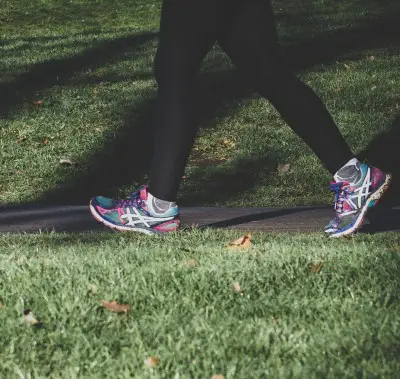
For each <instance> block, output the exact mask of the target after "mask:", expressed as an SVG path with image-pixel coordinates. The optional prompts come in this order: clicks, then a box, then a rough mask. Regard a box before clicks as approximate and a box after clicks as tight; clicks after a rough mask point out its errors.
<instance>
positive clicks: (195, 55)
mask: <svg viewBox="0 0 400 379" xmlns="http://www.w3.org/2000/svg"><path fill="white" fill-rule="evenodd" d="M215 3H217V5H218V4H220V1H219V0H164V1H163V9H162V17H161V30H160V44H159V48H158V51H157V56H156V62H155V69H156V70H155V71H156V79H157V82H158V107H157V111H156V120H155V126H154V138H153V143H154V145H153V149H154V158H153V164H152V172H151V175H150V188H149V191H151V192H150V193H149V192H148V190H147V188H146V187H142V188H141V189H140V190H139V191H137V192H134V193H132V194H131V196H130V198H129V199H126V200H113V199H108V198H104V197H102V196H97V197H95V198H93V199H92V200H91V202H90V211H91V213H92V215H93V216H94V217H95V219H96V220H98V221H100V222H102V223H103V224H104V225H106V226H108V227H110V228H113V229H116V230H120V231H136V232H141V233H146V234H154V233H166V232H171V231H174V230H177V229H178V228H179V223H180V222H179V209H178V207H177V206H176V205H175V204H171V203H170V202H174V201H175V200H176V194H177V190H178V186H179V183H180V181H181V177H182V174H183V171H184V168H185V164H186V160H187V157H188V155H189V153H190V149H191V147H192V144H193V140H194V137H195V135H196V131H197V128H196V121H195V119H194V111H193V107H194V104H193V98H194V94H195V88H194V86H195V78H196V74H197V72H198V70H199V68H200V64H201V61H202V59H203V57H204V56H205V54H206V53H207V52H208V50H209V49H210V48H211V47H212V45H213V44H214V41H215V39H216V25H217V23H216V20H217V13H216V9H214V8H217V6H216V5H215ZM134 143H136V144H138V143H139V144H140V143H145V141H134ZM139 164H140V162H139ZM162 200H164V201H162Z"/></svg>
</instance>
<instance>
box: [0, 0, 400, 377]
mask: <svg viewBox="0 0 400 379" xmlns="http://www.w3.org/2000/svg"><path fill="white" fill-rule="evenodd" d="M274 8H275V11H276V15H277V24H278V29H279V33H280V36H281V40H282V42H283V44H284V48H285V54H286V56H287V59H288V61H289V62H290V63H291V65H292V66H293V69H294V70H296V72H297V73H298V75H299V76H300V77H301V78H302V79H303V80H304V81H305V82H307V83H308V84H309V85H310V86H312V87H313V88H314V89H315V90H316V91H317V92H318V93H319V94H320V95H321V96H322V98H323V99H324V100H325V101H326V103H327V106H328V108H329V109H330V111H331V112H332V114H333V116H334V118H335V120H336V121H337V122H338V125H339V127H340V129H341V130H342V132H343V133H344V134H345V136H346V138H347V139H348V141H349V143H350V145H351V147H352V148H353V149H354V151H355V153H357V154H359V155H360V157H362V158H368V159H369V161H370V162H371V163H375V162H376V163H377V164H379V165H380V166H381V167H382V168H385V169H388V170H392V171H394V172H395V173H396V170H397V171H398V170H399V167H398V164H397V162H398V154H397V153H396V152H397V149H398V144H399V142H400V135H399V130H400V125H399V118H398V116H397V115H398V113H399V91H398V88H399V77H398V67H399V64H400V58H399V56H400V55H399V45H400V44H399V35H400V31H399V26H398V25H399V23H398V18H397V17H396V14H398V11H400V5H398V4H396V3H395V2H394V1H390V0H381V1H379V2H377V1H373V0H363V1H361V0H346V1H341V2H337V1H334V0H300V1H294V0H282V1H279V2H278V1H276V2H275V3H274ZM159 11H160V3H159V2H158V1H154V0H146V1H144V0H121V1H119V2H110V1H104V0H96V1H95V0H86V1H83V0H80V1H78V0H72V1H64V0H63V1H55V0H40V1H39V0H36V1H27V0H5V1H3V2H2V5H1V11H0V39H1V40H0V114H1V118H0V203H6V204H9V203H24V202H41V203H42V202H52V203H69V204H72V203H85V204H86V203H87V200H88V198H89V197H90V196H92V195H93V194H100V193H101V194H104V195H125V194H126V193H127V192H128V191H129V190H130V189H131V188H132V185H134V186H136V185H138V184H140V183H142V182H143V180H144V178H145V176H146V175H147V173H148V169H149V167H148V157H149V151H145V150H143V151H142V150H132V147H131V146H132V141H134V140H136V139H137V140H140V141H144V143H142V144H141V146H140V148H142V147H146V143H145V142H146V139H147V138H149V135H148V133H149V125H150V124H151V120H152V116H153V109H154V108H153V105H154V98H155V91H156V85H155V81H154V78H153V69H152V67H153V63H152V61H153V56H154V54H155V49H156V46H157V28H158V17H159ZM200 83H201V85H200V98H201V101H200V104H199V106H200V109H199V110H200V113H201V116H202V117H201V120H200V124H201V130H200V133H199V137H198V139H197V141H196V146H195V149H194V150H193V153H192V156H191V158H190V162H189V165H188V168H187V174H186V176H187V177H188V178H187V179H186V180H185V181H184V183H183V186H182V191H181V197H180V204H182V205H188V204H190V205H216V204H219V205H224V206H229V205H235V206H280V205H285V206H289V205H305V204H326V203H329V202H331V201H332V198H331V194H330V193H329V192H327V191H326V190H325V185H326V182H327V181H328V180H329V179H330V178H329V175H328V174H327V172H326V171H325V170H324V169H323V167H322V166H321V164H320V162H318V161H317V160H316V158H315V157H314V156H313V154H312V153H311V152H310V151H309V150H308V148H307V147H306V146H305V145H304V144H303V143H302V142H301V141H300V140H299V139H298V138H297V137H296V136H295V135H294V134H293V133H292V132H291V131H290V129H289V128H288V127H287V126H286V125H285V124H284V123H283V122H282V120H281V119H280V118H279V116H278V114H277V113H276V111H275V110H274V109H273V108H272V107H271V106H270V104H268V103H267V102H265V101H264V100H263V99H261V98H259V97H258V96H257V95H256V94H254V93H252V92H251V91H249V90H248V89H246V88H244V87H243V84H242V83H241V81H240V80H239V79H238V77H237V74H236V73H235V71H234V70H233V68H232V66H231V65H230V63H229V61H228V60H227V58H226V57H225V56H224V55H223V54H222V52H221V51H220V49H219V48H218V47H216V48H215V49H213V51H212V52H211V53H210V54H209V55H208V56H207V58H206V60H205V62H204V66H203V72H202V76H201V80H200ZM396 117H397V118H396ZM61 159H67V160H70V161H72V162H73V163H74V164H73V165H68V164H67V165H63V164H60V160H61ZM138 162H139V163H140V164H137V163H138ZM280 163H289V164H290V165H291V170H290V171H289V172H287V173H284V174H280V173H278V172H277V165H278V164H280ZM105 173H107V175H105ZM398 184H399V183H398V181H397V182H395V185H394V187H393V188H394V189H393V190H392V195H390V194H389V196H388V198H389V200H390V201H391V200H393V201H394V202H395V203H396V202H397V201H398V194H399V193H400V191H399V188H400V187H399V186H398ZM237 237H239V234H237V233H233V232H227V231H210V230H203V231H189V232H182V233H178V234H176V235H175V234H174V235H169V236H166V237H165V238H155V239H151V238H148V237H145V236H137V235H126V234H116V233H93V234H91V233H87V234H69V235H68V234H55V233H44V234H40V235H35V236H33V235H30V236H29V235H16V236H7V235H2V236H0V304H2V305H4V306H3V307H2V306H1V305H0V325H1V326H0V334H1V338H0V377H1V378H24V379H25V378H26V379H28V378H35V379H36V378H49V377H52V378H68V379H69V378H102V377H104V378H110V377H111V378H132V377H137V378H176V379H178V378H209V377H211V375H213V374H223V375H224V376H225V378H266V377H268V378H277V377H279V378H308V377H309V378H314V377H315V378H331V377H337V378H378V377H379V378H396V377H398V372H399V370H400V367H399V366H400V364H399V363H398V361H399V360H398V357H399V354H400V345H399V340H400V316H399V314H400V313H399V310H400V309H399V307H400V302H399V288H400V287H399V280H398V278H399V272H400V270H399V268H400V266H399V265H400V248H399V246H400V238H399V236H398V234H397V233H392V234H378V235H371V236H368V235H359V236H356V237H354V238H350V239H343V240H328V239H326V238H325V237H324V236H322V233H321V234H305V235H294V234H283V235H271V234H266V233H257V234H255V235H254V244H253V246H252V248H251V249H250V250H249V251H230V250H228V249H226V245H227V244H228V243H229V242H230V241H231V240H233V239H234V238H237ZM193 260H196V262H197V263H196V265H194V266H193V265H190V264H188V262H189V263H190V261H192V263H193ZM321 262H323V266H322V269H321V270H320V271H319V272H313V271H312V270H310V266H309V265H310V264H314V265H318V264H320V263H321ZM317 271H318V270H317ZM234 283H236V285H237V283H238V284H239V285H240V287H241V289H242V290H243V291H242V293H240V291H239V292H236V291H234V290H233V289H232V285H233V284H234ZM101 299H104V300H107V301H111V300H117V301H119V302H120V303H123V304H129V305H131V307H132V310H131V312H130V313H128V314H126V315H125V314H124V315H117V314H114V313H110V312H108V311H105V310H101V309H99V305H100V303H99V301H100V300H101ZM25 309H31V310H32V311H33V313H34V314H35V315H36V316H37V318H39V319H40V321H41V322H42V323H43V328H36V327H34V326H32V325H29V324H28V323H26V322H25V321H24V317H23V312H24V310H25ZM151 356H155V357H158V358H159V359H160V364H159V365H158V366H156V367H155V368H149V367H146V365H145V364H144V361H145V360H146V359H147V358H148V357H151Z"/></svg>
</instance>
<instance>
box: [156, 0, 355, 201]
mask: <svg viewBox="0 0 400 379" xmlns="http://www.w3.org/2000/svg"><path fill="white" fill-rule="evenodd" d="M216 41H218V43H219V44H220V46H221V47H222V49H223V50H224V51H225V52H226V53H227V54H228V56H229V57H230V58H231V60H232V62H233V63H234V64H235V66H236V67H237V68H238V69H239V71H240V72H241V73H242V74H243V75H245V76H246V77H247V79H249V81H250V83H251V84H252V87H253V88H254V89H255V90H257V92H259V93H260V94H261V95H262V96H264V97H265V98H266V99H268V100H269V101H270V102H271V103H272V104H273V105H274V106H275V107H276V109H277V110H278V111H279V113H280V114H281V116H282V117H283V119H284V120H285V121H286V122H287V124H288V125H289V126H290V127H291V128H292V129H293V130H294V131H295V132H296V133H297V134H298V135H299V136H300V137H301V138H302V139H303V140H304V141H305V142H306V143H307V144H308V145H309V146H310V147H311V149H312V150H313V151H314V152H315V154H316V155H317V156H318V157H319V158H320V159H321V161H322V162H323V163H324V165H325V166H326V168H327V169H328V170H329V171H330V172H331V173H334V172H335V171H336V170H338V169H339V168H340V167H341V166H342V165H343V164H344V163H346V162H347V161H348V160H349V159H350V158H351V157H352V153H351V151H350V149H349V147H348V145H347V144H346V142H345V141H344V139H343V137H342V135H341V134H340V132H339V130H338V128H337V127H336V125H335V123H334V121H333V120H332V118H331V116H330V114H329V113H328V111H327V110H326V108H325V106H324V105H323V103H322V102H321V100H320V99H319V98H318V96H317V95H316V94H315V93H314V92H313V91H312V90H311V89H310V88H309V87H308V86H306V85H305V84H304V83H302V82H301V81H300V80H299V79H297V78H296V77H295V76H294V75H293V74H292V73H290V72H289V71H288V70H287V68H286V67H285V65H284V63H283V62H282V60H281V58H280V55H279V44H278V42H277V35H276V29H275V25H274V21H273V14H272V9H271V5H270V2H269V0H164V1H163V8H162V15H161V27H160V42H159V47H158V51H157V55H156V59H155V74H156V79H157V83H158V107H157V114H156V120H155V127H154V145H153V146H154V158H153V164H152V170H151V176H150V189H149V191H150V192H151V193H152V194H153V195H154V196H156V197H158V198H160V199H163V200H169V201H175V200H176V197H177V192H178V187H179V184H180V181H181V177H182V175H183V173H184V169H185V165H186V162H187V158H188V156H189V154H190V150H191V148H192V146H193V142H194V138H195V136H196V133H197V122H196V120H195V111H194V105H195V104H194V95H195V93H196V89H195V80H196V75H197V73H198V71H199V69H200V65H201V62H202V60H203V58H204V56H205V55H206V54H207V52H208V51H209V50H210V49H211V47H212V46H213V45H214V43H215V42H216Z"/></svg>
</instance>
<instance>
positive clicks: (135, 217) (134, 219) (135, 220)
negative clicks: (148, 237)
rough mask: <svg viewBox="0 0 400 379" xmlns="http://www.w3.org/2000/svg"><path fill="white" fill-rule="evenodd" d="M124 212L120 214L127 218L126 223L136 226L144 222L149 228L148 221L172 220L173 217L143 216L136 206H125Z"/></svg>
mask: <svg viewBox="0 0 400 379" xmlns="http://www.w3.org/2000/svg"><path fill="white" fill-rule="evenodd" d="M131 209H133V211H134V212H135V214H132V213H131ZM125 211H126V213H125V214H124V215H122V216H121V218H122V219H124V220H125V219H126V220H128V222H127V224H126V225H129V226H136V225H137V224H144V225H145V226H146V227H147V228H150V224H149V222H152V221H153V222H154V221H170V220H173V217H162V218H161V217H148V216H143V215H141V214H140V212H139V211H138V210H137V209H136V208H125Z"/></svg>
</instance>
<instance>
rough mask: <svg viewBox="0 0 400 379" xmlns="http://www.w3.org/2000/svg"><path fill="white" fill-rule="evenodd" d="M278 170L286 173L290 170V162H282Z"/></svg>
mask: <svg viewBox="0 0 400 379" xmlns="http://www.w3.org/2000/svg"><path fill="white" fill-rule="evenodd" d="M277 170H278V172H279V173H280V174H284V173H285V172H288V171H289V170H290V163H281V164H278V167H277Z"/></svg>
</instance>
